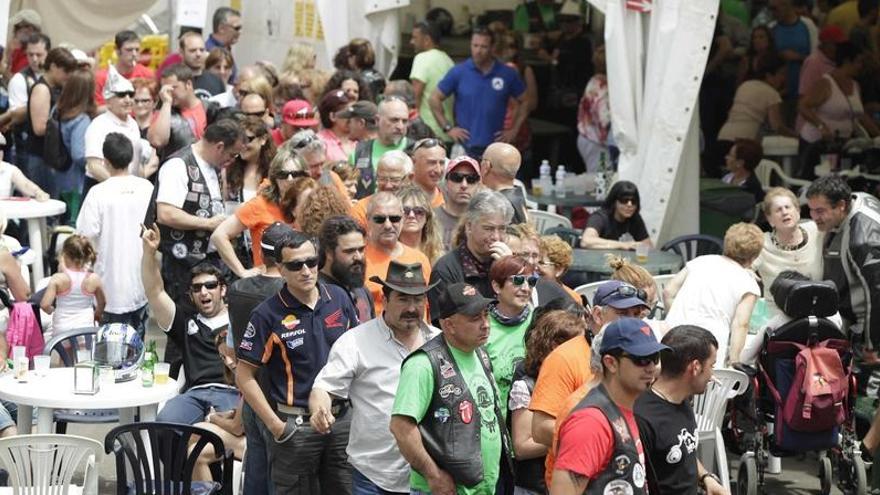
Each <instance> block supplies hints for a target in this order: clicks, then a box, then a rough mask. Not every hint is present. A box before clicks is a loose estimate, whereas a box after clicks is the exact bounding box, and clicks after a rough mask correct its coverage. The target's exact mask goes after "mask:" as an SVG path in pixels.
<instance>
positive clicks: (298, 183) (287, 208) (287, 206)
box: [279, 177, 318, 224]
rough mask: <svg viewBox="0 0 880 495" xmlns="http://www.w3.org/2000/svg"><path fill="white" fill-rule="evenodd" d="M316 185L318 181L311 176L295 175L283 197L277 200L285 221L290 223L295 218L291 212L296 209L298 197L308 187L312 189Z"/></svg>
mask: <svg viewBox="0 0 880 495" xmlns="http://www.w3.org/2000/svg"><path fill="white" fill-rule="evenodd" d="M317 186H318V183H317V182H315V179H313V178H311V177H297V178H296V179H294V180H293V184H291V185H290V188H289V189H288V190H287V192H286V193H284V197H283V198H281V201H279V203H280V205H281V213H282V214H283V215H284V221H285V222H287V223H290V224H292V223H293V222H294V221H296V218H294V217H293V212H294V210H296V205H297V204H298V203H299V200H300V198H301V197H302V195H303V193H304V192H306V191H307V190H308V189H314V188H315V187H317Z"/></svg>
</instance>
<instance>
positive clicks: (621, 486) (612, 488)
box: [602, 480, 633, 495]
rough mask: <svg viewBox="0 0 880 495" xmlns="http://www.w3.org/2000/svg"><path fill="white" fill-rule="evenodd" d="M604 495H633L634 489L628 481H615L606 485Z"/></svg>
mask: <svg viewBox="0 0 880 495" xmlns="http://www.w3.org/2000/svg"><path fill="white" fill-rule="evenodd" d="M602 495H633V487H632V485H630V484H629V482H628V481H626V480H613V481H611V482H609V483H608V484H607V485H605V489H604V490H602Z"/></svg>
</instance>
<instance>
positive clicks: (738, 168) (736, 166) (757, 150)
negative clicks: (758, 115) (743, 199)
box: [721, 139, 764, 203]
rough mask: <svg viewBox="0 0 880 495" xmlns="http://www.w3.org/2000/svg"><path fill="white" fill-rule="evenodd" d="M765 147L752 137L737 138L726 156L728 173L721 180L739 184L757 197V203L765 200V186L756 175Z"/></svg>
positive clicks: (735, 184) (734, 184) (725, 161)
mask: <svg viewBox="0 0 880 495" xmlns="http://www.w3.org/2000/svg"><path fill="white" fill-rule="evenodd" d="M763 156H764V149H763V148H762V147H761V143H759V142H757V141H754V140H752V139H737V140H736V144H734V145H733V147H732V148H730V151H728V152H727V155H726V156H725V157H724V163H725V166H726V168H727V171H728V172H727V174H726V175H725V176H724V177H722V178H721V180H722V181H723V182H725V183H727V184H730V185H733V186H738V187H739V188H740V189H742V190H743V191H746V192H748V193H751V194H752V195H753V196H754V197H755V203H760V202H761V201H764V187H763V186H762V185H761V182H760V181H759V180H758V178H757V177H756V176H755V168H757V167H758V164H759V163H761V158H762V157H763Z"/></svg>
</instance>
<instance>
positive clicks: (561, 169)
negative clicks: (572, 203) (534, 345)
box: [555, 165, 565, 198]
mask: <svg viewBox="0 0 880 495" xmlns="http://www.w3.org/2000/svg"><path fill="white" fill-rule="evenodd" d="M555 191H556V197H557V198H564V197H565V165H560V166H558V167H556V188H555Z"/></svg>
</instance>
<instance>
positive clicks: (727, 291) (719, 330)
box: [666, 254, 761, 368]
mask: <svg viewBox="0 0 880 495" xmlns="http://www.w3.org/2000/svg"><path fill="white" fill-rule="evenodd" d="M687 273H688V274H687V278H685V280H684V283H683V284H682V286H681V289H679V291H678V294H676V295H675V300H674V301H673V302H672V307H671V308H670V309H669V314H668V315H667V316H666V323H667V324H668V325H669V328H675V327H676V326H678V325H697V326H700V327H703V328H705V329H706V330H709V331H710V332H712V335H714V336H715V338H716V339H718V360H717V364H716V367H719V368H720V367H724V366H725V360H726V359H727V352H728V347H729V343H730V324H731V322H732V321H733V316H734V314H735V313H736V307H737V305H738V304H739V303H740V301H741V300H742V298H743V296H745V295H746V294H754V295H755V296H758V297H760V296H761V290H760V288H759V287H758V282H757V281H756V280H755V277H754V276H753V275H752V273H751V272H750V271H749V270H746V269H745V268H743V267H742V266H741V265H740V264H739V263H737V262H735V261H733V260H732V259H730V258H726V257H724V256H719V255H717V254H710V255H706V256H699V257H697V258H694V259H693V260H691V261H689V262H688V264H687Z"/></svg>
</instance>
